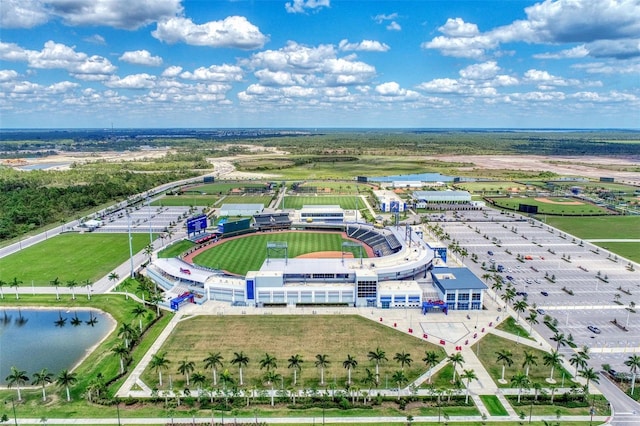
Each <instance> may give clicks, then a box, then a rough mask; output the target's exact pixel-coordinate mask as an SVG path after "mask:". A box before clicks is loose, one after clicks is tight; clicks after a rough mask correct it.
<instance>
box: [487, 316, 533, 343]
mask: <svg viewBox="0 0 640 426" xmlns="http://www.w3.org/2000/svg"><path fill="white" fill-rule="evenodd" d="M496 329H498V330H502V331H506V332H507V333H511V334H513V335H514V336H520V337H522V338H527V339H531V340H534V339H533V338H532V337H531V336H529V332H528V331H527V330H525V329H524V328H522V326H520V324H518V323H517V322H516V320H515V319H514V318H513V317H508V318H507V319H506V320H504V321H502V322H501V323H500V324H498V326H497V327H496Z"/></svg>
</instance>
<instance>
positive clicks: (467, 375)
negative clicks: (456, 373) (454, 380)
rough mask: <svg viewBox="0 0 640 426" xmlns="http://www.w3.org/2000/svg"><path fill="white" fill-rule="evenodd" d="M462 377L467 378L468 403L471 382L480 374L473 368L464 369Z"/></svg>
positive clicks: (466, 397)
mask: <svg viewBox="0 0 640 426" xmlns="http://www.w3.org/2000/svg"><path fill="white" fill-rule="evenodd" d="M460 377H461V378H463V379H466V380H467V394H466V396H465V398H464V403H465V404H468V403H469V385H470V384H471V381H472V380H476V379H477V378H478V376H477V375H476V372H475V371H473V370H464V372H463V373H462V374H461V375H460Z"/></svg>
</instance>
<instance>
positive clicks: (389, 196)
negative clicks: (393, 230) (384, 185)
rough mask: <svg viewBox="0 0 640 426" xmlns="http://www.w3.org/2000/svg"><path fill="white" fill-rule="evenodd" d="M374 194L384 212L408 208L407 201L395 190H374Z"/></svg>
mask: <svg viewBox="0 0 640 426" xmlns="http://www.w3.org/2000/svg"><path fill="white" fill-rule="evenodd" d="M373 195H375V197H376V198H377V200H378V206H379V208H380V211H382V212H386V213H388V212H392V213H395V212H403V211H405V210H406V209H407V203H405V202H404V200H403V199H402V198H400V197H399V196H398V195H397V194H396V193H394V192H393V191H386V190H379V191H373Z"/></svg>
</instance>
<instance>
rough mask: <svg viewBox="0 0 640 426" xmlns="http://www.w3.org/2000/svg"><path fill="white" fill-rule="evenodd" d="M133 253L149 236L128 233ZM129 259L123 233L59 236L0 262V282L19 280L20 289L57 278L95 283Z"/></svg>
mask: <svg viewBox="0 0 640 426" xmlns="http://www.w3.org/2000/svg"><path fill="white" fill-rule="evenodd" d="M132 237H133V252H134V253H137V252H139V251H140V250H142V249H143V248H144V247H145V246H146V245H147V244H149V235H148V234H144V233H140V234H138V233H136V234H132ZM128 258H129V242H128V238H127V234H108V233H104V234H91V233H87V234H76V233H67V234H60V235H58V236H56V237H53V238H49V239H48V240H46V241H43V242H41V243H39V244H36V245H34V246H31V247H27V248H25V249H24V250H21V251H19V252H17V253H14V254H12V255H10V256H7V257H3V258H1V259H0V279H1V280H3V281H7V282H9V281H12V280H13V278H14V277H17V278H18V280H21V281H22V284H21V286H30V285H31V283H32V282H33V285H34V286H37V287H41V286H49V285H51V284H50V281H51V280H53V279H55V278H56V277H58V278H59V279H60V281H61V285H65V284H66V282H67V281H69V280H75V281H76V282H77V283H78V285H80V283H81V282H82V281H84V280H86V279H89V280H91V281H96V280H98V279H100V278H102V277H104V276H105V275H107V274H108V273H109V272H111V271H112V270H113V269H114V268H115V267H116V266H118V265H120V264H121V263H122V262H125V261H126V260H127V259H128Z"/></svg>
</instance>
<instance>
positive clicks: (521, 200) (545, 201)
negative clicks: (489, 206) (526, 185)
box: [491, 197, 607, 216]
mask: <svg viewBox="0 0 640 426" xmlns="http://www.w3.org/2000/svg"><path fill="white" fill-rule="evenodd" d="M491 200H492V201H493V202H494V203H495V205H496V206H497V207H503V208H506V209H509V210H516V211H517V210H518V205H520V204H528V205H530V206H538V215H541V214H550V215H558V216H581V215H606V214H607V211H606V210H605V209H603V208H601V207H598V206H596V205H593V204H588V203H587V202H583V201H578V200H575V199H573V198H564V197H549V198H530V197H512V198H491Z"/></svg>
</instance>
